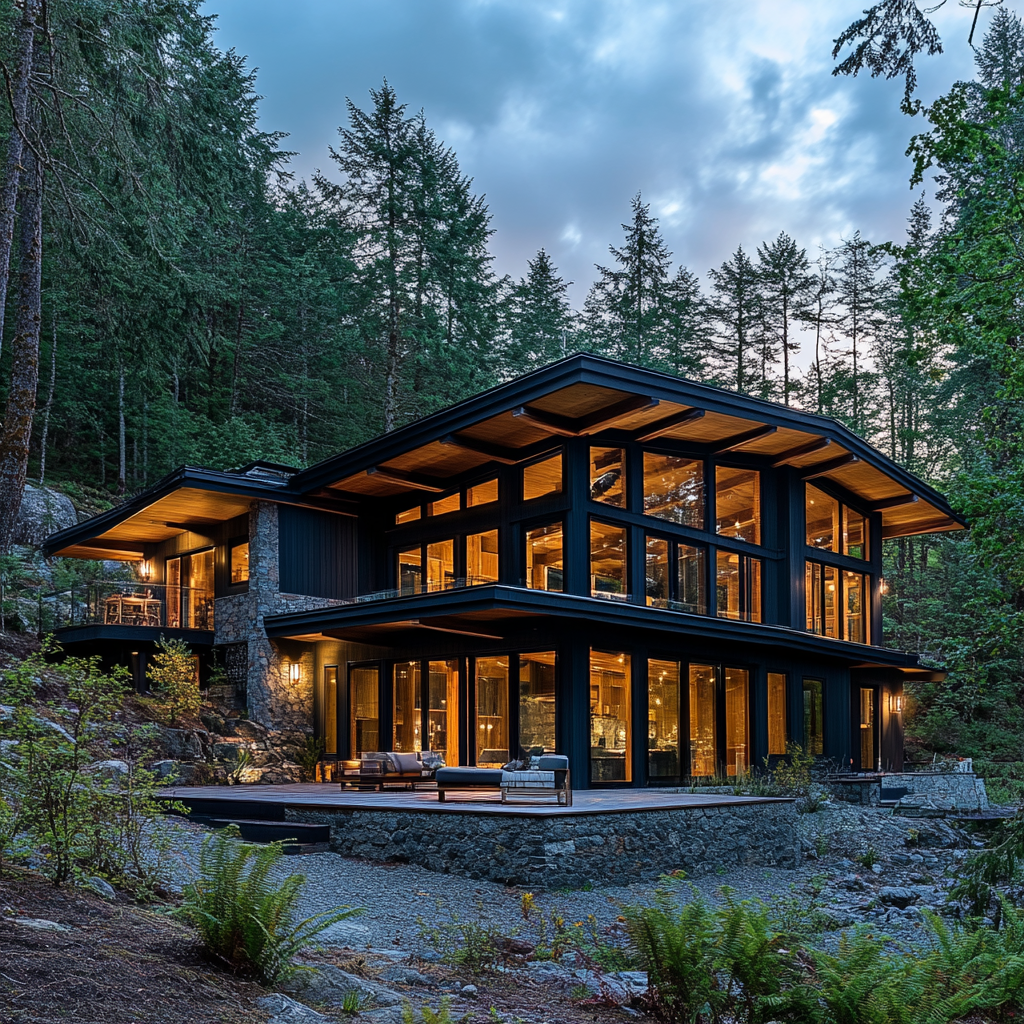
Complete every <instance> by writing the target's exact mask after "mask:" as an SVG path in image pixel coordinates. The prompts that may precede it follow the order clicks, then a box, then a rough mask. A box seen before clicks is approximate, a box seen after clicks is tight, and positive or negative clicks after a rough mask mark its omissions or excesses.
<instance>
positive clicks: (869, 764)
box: [860, 686, 877, 772]
mask: <svg viewBox="0 0 1024 1024" xmlns="http://www.w3.org/2000/svg"><path fill="white" fill-rule="evenodd" d="M876 764H877V757H876V755H875V690H874V688H873V687H870V686H862V687H861V688H860V768H861V771H865V772H870V771H874V770H875V766H876Z"/></svg>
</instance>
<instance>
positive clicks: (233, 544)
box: [165, 536, 252, 594]
mask: <svg viewBox="0 0 1024 1024" xmlns="http://www.w3.org/2000/svg"><path fill="white" fill-rule="evenodd" d="M250 543H251V542H250V538H249V537H247V536H246V537H243V536H238V537H234V538H232V539H231V540H229V541H228V543H227V565H226V567H225V568H226V570H227V571H226V573H225V576H226V577H227V580H226V583H225V590H227V592H228V593H230V594H244V593H245V592H246V591H247V590H248V589H249V580H250V579H252V563H251V561H250V559H249V558H247V559H246V567H247V575H246V577H245V579H244V580H239V581H238V582H237V583H232V582H231V560H232V557H233V555H234V552H235V548H240V547H241V546H242V545H243V544H246V545H249V544H250ZM251 554H252V548H251V547H250V557H251ZM165 571H166V569H165Z"/></svg>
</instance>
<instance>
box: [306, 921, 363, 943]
mask: <svg viewBox="0 0 1024 1024" xmlns="http://www.w3.org/2000/svg"><path fill="white" fill-rule="evenodd" d="M369 938H370V929H369V928H367V927H366V925H365V924H356V923H355V921H335V922H334V924H330V925H328V926H327V927H326V928H325V929H324V930H323V931H322V932H320V934H319V935H317V936H316V937H315V938H314V939H313V940H312V942H311V943H310V945H313V946H365V945H366V944H367V943H368V941H369Z"/></svg>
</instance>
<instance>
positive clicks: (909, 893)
mask: <svg viewBox="0 0 1024 1024" xmlns="http://www.w3.org/2000/svg"><path fill="white" fill-rule="evenodd" d="M878 898H879V900H880V901H881V902H882V903H885V904H887V905H888V906H890V907H899V908H900V910H906V908H907V907H909V906H910V904H911V903H916V902H917V893H916V892H914V890H913V889H907V888H904V887H903V886H901V885H883V886H882V888H881V889H879V890H878Z"/></svg>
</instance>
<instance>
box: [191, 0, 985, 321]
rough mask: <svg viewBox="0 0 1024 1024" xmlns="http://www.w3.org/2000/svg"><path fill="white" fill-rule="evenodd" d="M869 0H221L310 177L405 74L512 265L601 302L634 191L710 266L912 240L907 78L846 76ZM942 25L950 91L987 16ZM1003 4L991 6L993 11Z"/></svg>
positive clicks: (962, 14) (930, 89) (224, 39)
mask: <svg viewBox="0 0 1024 1024" xmlns="http://www.w3.org/2000/svg"><path fill="white" fill-rule="evenodd" d="M864 6H865V3H864V0H853V2H846V0H843V2H835V0H833V2H829V0H746V2H744V0H733V2H728V3H724V4H707V3H696V2H690V0H683V2H675V3H657V2H653V0H638V2H628V0H619V2H611V0H565V2H541V0H291V2H289V3H286V4H283V3H281V2H280V0H216V2H215V3H211V4H207V5H206V10H207V12H208V13H211V14H213V13H215V14H217V15H218V20H217V25H218V28H219V31H218V33H217V40H218V43H219V45H220V46H221V47H223V48H225V49H227V48H229V47H234V48H235V49H236V50H238V51H239V52H240V53H243V54H246V55H247V56H248V57H249V61H250V64H251V65H252V66H255V67H257V68H258V69H259V77H258V83H259V91H260V93H261V94H262V95H263V96H264V97H265V98H264V100H263V102H262V105H261V110H262V124H263V127H264V128H266V129H268V130H269V129H274V130H281V131H286V132H288V133H289V138H288V139H287V140H286V141H285V143H284V145H285V147H286V148H288V149H294V150H297V151H298V155H297V156H296V157H295V159H294V161H293V165H292V169H293V170H294V171H295V172H296V174H297V175H298V176H299V177H302V176H308V175H309V174H310V173H311V172H312V171H313V170H314V169H315V168H323V169H324V170H329V169H330V161H329V158H328V156H327V147H328V145H329V144H331V143H333V142H334V141H335V139H336V136H337V128H338V126H339V125H340V124H342V123H344V121H345V98H346V97H350V98H351V99H352V100H354V101H355V102H356V103H357V104H359V105H360V106H364V107H365V106H367V105H368V103H369V92H368V90H369V89H370V88H371V87H375V86H379V85H380V83H381V81H382V79H383V78H385V77H386V78H387V79H388V81H389V82H390V83H391V84H392V85H393V86H394V87H395V89H396V91H397V93H398V96H399V99H400V100H401V101H403V102H405V103H407V104H408V106H409V108H410V110H416V109H419V108H420V107H422V108H423V109H424V111H425V112H426V117H427V121H428V123H429V124H430V125H431V126H432V127H433V128H434V129H435V131H436V132H437V134H438V135H439V136H440V137H441V138H442V139H444V140H445V141H446V142H447V143H448V144H450V145H451V146H453V147H454V148H455V150H456V152H457V154H458V157H459V161H460V163H461V166H462V168H463V170H464V172H466V173H467V174H469V175H471V176H472V177H473V178H474V183H475V188H476V190H477V191H478V192H483V193H485V194H486V196H487V202H488V204H489V206H490V210H491V213H492V215H493V218H494V220H493V226H494V228H495V230H496V233H495V235H494V237H493V240H492V251H493V253H494V256H495V270H496V271H497V272H498V273H499V274H504V273H509V274H512V275H514V276H515V277H519V276H522V274H523V273H524V272H525V270H526V260H527V259H528V258H529V257H530V256H532V255H533V254H534V253H535V252H536V251H537V249H539V248H540V247H542V246H543V247H544V248H546V249H547V250H548V252H549V253H551V254H552V256H553V258H554V260H555V262H556V264H557V265H558V267H559V268H560V270H561V272H562V275H563V276H564V277H566V278H567V279H568V280H571V281H574V282H575V287H574V288H573V289H572V292H571V294H572V298H573V302H574V304H575V305H577V306H580V305H582V302H583V298H584V296H585V294H586V290H587V288H588V287H589V284H590V282H591V281H592V280H593V277H594V268H593V265H594V263H596V262H600V263H607V262H608V244H609V243H616V244H617V243H619V242H620V240H621V237H622V232H621V229H620V227H619V225H620V224H621V222H622V221H623V220H625V219H626V218H627V216H628V212H629V202H630V199H631V197H632V196H633V195H634V194H635V193H636V192H637V191H640V192H642V194H643V197H644V199H645V201H648V202H650V203H651V206H652V210H653V212H654V213H655V214H656V215H657V216H658V217H659V218H660V220H661V225H662V229H663V231H664V234H665V237H666V240H667V242H668V244H669V247H670V248H671V249H672V251H673V252H674V254H675V259H676V260H677V261H679V262H683V263H685V264H687V265H688V266H689V267H690V268H691V269H693V270H695V271H697V272H698V273H699V274H701V275H702V276H703V275H704V274H705V273H706V271H707V269H708V268H709V267H710V266H713V265H716V264H718V263H720V262H721V261H722V260H723V259H725V258H727V257H728V255H729V254H730V252H731V251H732V250H733V249H734V248H735V247H736V245H737V244H740V243H742V244H743V245H744V246H745V247H746V248H747V249H748V250H749V251H750V252H751V253H753V250H754V249H755V248H756V246H757V245H758V243H760V242H761V241H763V240H765V239H768V238H771V237H774V236H775V235H776V234H778V232H779V231H781V230H785V231H788V232H789V233H790V234H792V235H793V236H794V237H795V238H796V239H797V240H798V242H799V243H800V244H801V245H803V246H805V247H806V248H807V250H808V254H809V255H811V256H812V258H813V256H814V255H815V254H816V253H817V249H818V246H819V245H822V244H825V245H831V244H835V243H836V242H837V241H838V240H839V239H840V237H841V236H848V235H850V234H852V233H853V232H854V231H855V230H856V229H858V228H859V229H860V230H861V231H862V232H863V234H864V235H865V236H866V237H868V238H870V239H872V240H873V241H883V240H885V239H888V238H894V237H900V236H901V235H902V233H903V230H904V224H905V220H906V216H907V213H908V210H909V208H910V205H911V203H912V202H913V199H914V195H913V194H912V193H911V192H910V190H909V188H908V177H909V166H910V165H909V161H908V160H907V159H906V158H905V156H904V155H903V154H904V150H905V149H906V145H907V141H908V139H909V137H910V136H911V135H912V134H913V133H914V132H916V131H920V130H921V129H922V122H921V120H920V119H919V118H914V119H912V118H908V117H905V116H904V115H903V114H901V113H900V111H899V100H900V95H901V90H902V83H901V82H881V81H872V80H871V79H869V78H866V77H860V78H857V79H851V78H834V77H832V76H831V75H830V71H831V68H832V60H831V46H832V40H833V39H834V38H835V36H836V35H838V33H839V32H840V31H841V30H842V28H843V27H845V26H846V25H847V24H848V23H849V22H850V21H851V20H852V19H853V18H854V17H856V16H857V15H858V14H859V12H860V10H861V9H862V8H863V7H864ZM947 7H948V8H949V9H948V10H943V11H941V12H940V13H939V15H938V23H939V26H940V29H941V31H942V36H943V42H944V44H945V46H946V52H945V54H943V55H942V56H939V57H933V58H930V59H929V58H923V59H922V60H921V61H920V78H921V86H922V88H921V90H920V95H921V96H922V97H923V98H924V99H925V100H927V99H929V98H932V97H934V96H935V95H937V94H938V93H939V92H942V91H945V89H947V88H948V86H949V84H950V83H952V82H953V81H954V80H955V79H957V78H963V77H968V76H970V74H971V73H972V71H971V69H972V61H971V54H970V51H969V50H968V47H967V43H966V37H967V32H968V28H969V24H970V17H971V12H970V11H965V10H963V9H961V8H960V7H958V6H955V5H954V4H953V3H952V2H951V3H949V4H948V5H947ZM990 16H991V12H985V13H984V14H983V19H985V23H986V24H987V19H988V18H989V17H990Z"/></svg>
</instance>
